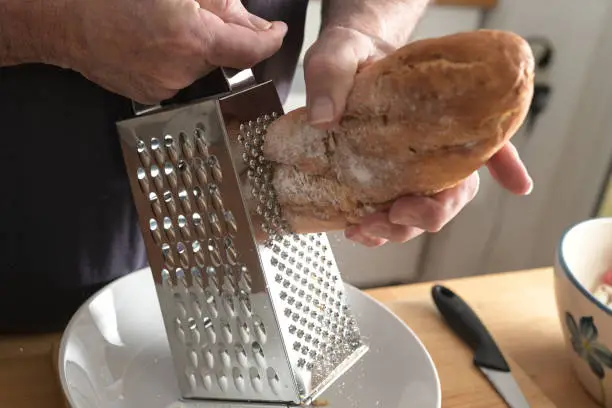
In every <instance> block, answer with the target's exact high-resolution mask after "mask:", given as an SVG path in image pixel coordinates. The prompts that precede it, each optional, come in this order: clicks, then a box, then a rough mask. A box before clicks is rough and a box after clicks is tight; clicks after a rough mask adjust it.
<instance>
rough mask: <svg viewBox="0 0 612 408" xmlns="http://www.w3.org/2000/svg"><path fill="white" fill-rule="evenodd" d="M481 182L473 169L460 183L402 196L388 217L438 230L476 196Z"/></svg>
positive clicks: (434, 230) (424, 228) (396, 222)
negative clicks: (430, 192)
mask: <svg viewBox="0 0 612 408" xmlns="http://www.w3.org/2000/svg"><path fill="white" fill-rule="evenodd" d="M479 185H480V177H479V176H478V172H474V173H472V175H470V176H469V177H468V178H467V179H465V180H464V181H463V182H461V183H460V184H459V185H457V186H455V187H453V188H450V189H448V190H445V191H442V192H441V193H438V194H436V195H434V196H431V197H403V198H400V199H398V200H396V202H395V203H393V205H392V206H391V209H390V210H389V220H390V221H391V222H392V223H393V224H399V225H408V226H414V227H417V228H421V229H423V230H425V231H429V232H438V231H440V230H441V229H442V228H443V227H444V226H445V225H446V224H447V223H448V222H449V221H450V220H452V219H453V218H454V217H455V216H456V215H457V214H458V213H459V211H461V210H462V209H463V207H465V206H466V205H467V204H468V203H469V202H470V201H472V200H473V199H474V197H475V196H476V193H477V192H478V188H479Z"/></svg>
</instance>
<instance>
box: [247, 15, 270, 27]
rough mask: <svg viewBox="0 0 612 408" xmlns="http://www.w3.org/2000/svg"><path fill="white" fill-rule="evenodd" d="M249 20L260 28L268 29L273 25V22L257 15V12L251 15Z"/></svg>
mask: <svg viewBox="0 0 612 408" xmlns="http://www.w3.org/2000/svg"><path fill="white" fill-rule="evenodd" d="M249 22H250V23H251V24H253V26H254V27H255V28H257V29H258V30H268V29H269V28H270V27H272V23H271V22H269V21H268V20H265V19H263V18H261V17H259V16H256V15H255V14H251V15H249Z"/></svg>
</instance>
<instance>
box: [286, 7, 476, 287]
mask: <svg viewBox="0 0 612 408" xmlns="http://www.w3.org/2000/svg"><path fill="white" fill-rule="evenodd" d="M320 12H321V2H320V1H313V0H311V1H310V6H309V9H308V15H307V23H306V30H305V36H306V38H305V41H304V48H303V50H302V57H303V55H304V53H305V52H306V50H307V49H308V47H309V46H310V45H311V44H312V43H313V42H314V41H315V40H316V38H317V35H318V31H319V26H320ZM480 14H481V11H480V10H479V9H477V8H469V7H447V6H444V7H437V6H432V7H430V8H429V10H428V11H427V12H426V13H425V15H424V17H423V19H422V20H421V22H420V23H419V25H418V27H417V28H416V30H415V31H414V33H413V38H414V39H417V38H425V37H437V36H441V35H445V34H451V33H454V32H459V31H467V30H474V29H477V28H478V23H479V21H480ZM305 104H306V93H305V87H304V72H303V69H302V66H301V64H300V66H299V67H298V70H297V73H296V76H295V79H294V82H293V85H292V91H291V94H290V96H289V98H288V100H287V103H286V104H285V110H286V111H289V110H291V109H295V108H297V107H301V106H304V105H305ZM329 238H330V240H331V245H332V247H333V249H334V253H335V254H336V258H337V262H338V264H339V266H340V268H341V270H342V272H343V274H344V276H345V279H346V281H347V282H350V283H352V284H354V285H357V286H360V287H371V286H380V285H386V284H390V283H405V282H411V281H413V280H416V279H418V278H417V271H418V265H419V260H420V255H421V253H422V248H423V243H424V242H425V238H424V237H421V238H417V239H414V240H412V241H410V242H408V243H406V244H401V245H400V244H387V245H385V246H382V247H379V248H365V247H363V246H361V245H358V244H355V243H353V242H352V241H349V240H346V239H345V238H344V235H343V233H339V232H336V233H331V234H329Z"/></svg>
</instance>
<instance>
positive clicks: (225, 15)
mask: <svg viewBox="0 0 612 408" xmlns="http://www.w3.org/2000/svg"><path fill="white" fill-rule="evenodd" d="M197 2H198V3H199V4H200V7H201V8H203V9H206V10H208V11H210V12H212V13H214V14H216V15H217V16H218V17H219V18H221V19H222V20H223V21H224V22H226V23H233V24H238V25H241V26H243V27H247V28H251V29H253V30H268V29H269V28H271V27H272V23H271V22H270V21H267V20H265V19H263V18H261V17H259V16H257V15H255V14H252V13H249V11H248V10H247V9H246V8H245V7H244V5H243V4H242V2H241V1H240V0H197Z"/></svg>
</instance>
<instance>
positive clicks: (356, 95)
mask: <svg viewBox="0 0 612 408" xmlns="http://www.w3.org/2000/svg"><path fill="white" fill-rule="evenodd" d="M533 71H534V60H533V55H532V51H531V48H530V47H529V45H528V43H527V42H526V41H525V40H524V39H523V38H521V37H520V36H518V35H516V34H513V33H511V32H505V31H497V30H479V31H473V32H463V33H458V34H453V35H447V36H443V37H439V38H430V39H424V40H419V41H415V42H412V43H410V44H408V45H406V46H404V47H402V48H400V49H398V50H397V51H396V52H394V53H393V54H391V55H388V56H387V57H385V58H384V59H381V60H378V61H376V62H375V63H372V64H370V65H368V66H366V67H364V68H363V69H361V70H360V71H359V72H358V73H357V75H356V77H355V83H354V86H353V88H352V91H351V93H350V95H349V97H348V101H347V105H346V110H345V112H344V114H343V116H342V118H341V120H340V122H339V124H338V125H336V126H335V127H333V128H331V129H329V130H321V129H318V128H315V127H312V126H310V125H309V124H308V123H307V115H306V109H305V108H299V109H296V110H294V111H291V112H289V113H287V114H286V115H283V116H281V117H280V118H279V119H277V120H276V121H274V122H273V123H271V124H270V125H269V126H268V129H267V134H266V138H265V143H264V146H263V153H264V156H265V157H266V159H267V160H269V161H270V162H272V163H273V168H274V176H273V180H272V182H273V187H274V189H275V190H276V195H277V199H278V201H279V204H280V206H281V208H282V212H283V216H284V218H285V219H286V220H287V221H288V222H289V224H290V225H291V227H292V228H293V230H294V231H295V232H298V233H303V232H326V231H332V230H339V229H344V228H345V227H347V226H348V225H350V224H356V223H359V221H360V219H361V218H362V217H363V216H365V215H366V214H368V213H371V212H373V211H376V210H385V209H387V208H388V207H389V206H390V205H391V204H392V202H393V201H394V200H395V199H397V198H399V197H401V196H405V195H431V194H434V193H437V192H440V191H443V190H445V189H448V188H451V187H453V186H455V185H456V184H458V183H459V182H461V181H462V180H464V179H465V178H466V177H468V176H469V175H470V174H471V173H473V172H474V171H476V170H478V169H479V168H480V167H482V166H483V165H484V164H485V163H486V162H487V161H488V160H489V159H490V158H491V157H492V156H493V155H494V154H495V153H496V152H497V151H498V150H499V149H500V148H501V147H502V146H503V145H504V144H505V143H506V142H507V141H508V140H509V139H510V138H511V137H512V136H513V135H514V134H515V133H516V131H517V130H518V128H519V127H520V126H521V125H522V123H523V121H524V119H525V117H526V114H527V111H528V108H529V105H530V103H531V98H532V94H533V76H534V73H533Z"/></svg>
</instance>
